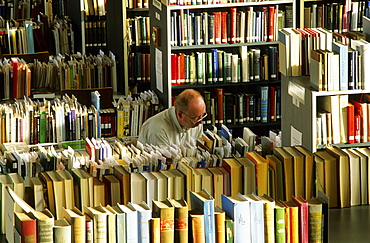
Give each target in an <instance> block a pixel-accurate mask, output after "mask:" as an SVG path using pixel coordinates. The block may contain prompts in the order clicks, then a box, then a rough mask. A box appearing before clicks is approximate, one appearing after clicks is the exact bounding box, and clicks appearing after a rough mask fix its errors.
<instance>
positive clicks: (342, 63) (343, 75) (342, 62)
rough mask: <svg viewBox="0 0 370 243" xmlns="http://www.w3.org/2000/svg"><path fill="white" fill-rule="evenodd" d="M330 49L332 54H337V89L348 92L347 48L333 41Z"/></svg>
mask: <svg viewBox="0 0 370 243" xmlns="http://www.w3.org/2000/svg"><path fill="white" fill-rule="evenodd" d="M332 48H333V52H335V53H338V54H339V84H340V86H339V88H340V90H348V46H347V45H344V44H343V43H340V42H336V41H333V44H332Z"/></svg>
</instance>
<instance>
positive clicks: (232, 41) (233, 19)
mask: <svg viewBox="0 0 370 243" xmlns="http://www.w3.org/2000/svg"><path fill="white" fill-rule="evenodd" d="M230 44H236V8H230Z"/></svg>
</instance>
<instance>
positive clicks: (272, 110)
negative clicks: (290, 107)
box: [269, 86, 276, 122]
mask: <svg viewBox="0 0 370 243" xmlns="http://www.w3.org/2000/svg"><path fill="white" fill-rule="evenodd" d="M269 106H270V107H269V110H270V121H271V122H274V121H276V87H273V86H271V87H270V89H269Z"/></svg>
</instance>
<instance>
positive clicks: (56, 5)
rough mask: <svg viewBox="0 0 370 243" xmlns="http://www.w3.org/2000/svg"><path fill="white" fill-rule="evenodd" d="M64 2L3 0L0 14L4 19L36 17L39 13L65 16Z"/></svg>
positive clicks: (60, 0) (59, 0) (61, 0)
mask: <svg viewBox="0 0 370 243" xmlns="http://www.w3.org/2000/svg"><path fill="white" fill-rule="evenodd" d="M66 7H67V6H66V4H65V2H64V1H63V0H58V1H53V2H52V1H45V2H40V1H14V0H10V1H4V2H2V3H1V5H0V16H2V17H3V18H4V19H6V20H11V19H30V18H33V19H37V16H38V15H39V13H40V12H41V13H45V14H48V15H50V16H52V15H55V16H58V17H61V16H66V14H65V13H66Z"/></svg>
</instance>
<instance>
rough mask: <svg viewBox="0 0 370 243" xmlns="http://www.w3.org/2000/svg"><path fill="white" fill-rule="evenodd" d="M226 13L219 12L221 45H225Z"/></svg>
mask: <svg viewBox="0 0 370 243" xmlns="http://www.w3.org/2000/svg"><path fill="white" fill-rule="evenodd" d="M228 14H229V13H228V12H221V43H222V44H226V43H227V15H228Z"/></svg>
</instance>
